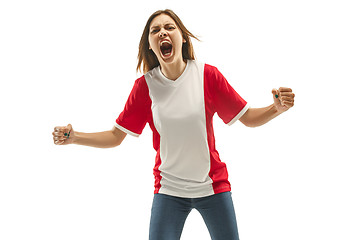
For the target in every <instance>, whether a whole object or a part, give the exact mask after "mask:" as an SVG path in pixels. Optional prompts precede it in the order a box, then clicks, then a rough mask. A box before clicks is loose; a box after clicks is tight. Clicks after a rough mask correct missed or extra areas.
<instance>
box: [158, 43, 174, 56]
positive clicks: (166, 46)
mask: <svg viewBox="0 0 360 240" xmlns="http://www.w3.org/2000/svg"><path fill="white" fill-rule="evenodd" d="M160 51H161V53H162V55H163V56H164V57H168V56H170V55H171V52H172V45H171V43H170V42H168V41H163V42H162V43H161V45H160Z"/></svg>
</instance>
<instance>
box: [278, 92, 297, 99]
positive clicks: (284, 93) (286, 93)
mask: <svg viewBox="0 0 360 240" xmlns="http://www.w3.org/2000/svg"><path fill="white" fill-rule="evenodd" d="M280 94H281V96H286V97H292V98H294V97H295V94H294V93H292V92H282V93H280Z"/></svg>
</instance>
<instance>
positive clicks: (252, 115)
mask: <svg viewBox="0 0 360 240" xmlns="http://www.w3.org/2000/svg"><path fill="white" fill-rule="evenodd" d="M272 93H273V98H274V103H273V104H271V105H270V106H268V107H264V108H249V109H248V110H247V111H246V113H245V114H244V115H243V116H242V117H241V118H240V119H239V121H240V122H242V123H243V124H244V125H245V126H247V127H258V126H261V125H263V124H265V123H267V122H269V121H270V120H271V119H274V118H275V117H277V116H279V115H280V114H282V113H283V112H285V111H287V110H289V109H290V108H291V107H293V106H294V97H295V94H294V93H293V92H292V90H291V89H290V88H279V90H276V89H273V90H272Z"/></svg>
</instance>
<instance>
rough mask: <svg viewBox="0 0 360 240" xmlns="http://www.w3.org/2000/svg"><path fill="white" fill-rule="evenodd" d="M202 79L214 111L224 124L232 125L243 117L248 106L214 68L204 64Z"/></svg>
mask: <svg viewBox="0 0 360 240" xmlns="http://www.w3.org/2000/svg"><path fill="white" fill-rule="evenodd" d="M204 77H205V78H207V79H205V80H206V81H208V84H209V87H210V91H209V92H210V94H211V95H212V96H211V99H212V101H211V102H212V105H213V108H214V111H215V112H217V114H218V116H219V117H220V118H221V119H222V120H223V121H224V123H226V124H228V125H232V124H233V123H235V122H236V121H237V120H239V119H240V118H241V116H242V115H244V113H245V112H246V111H247V110H248V109H249V105H248V104H247V102H246V101H245V100H244V99H243V98H242V97H241V96H240V95H239V94H238V93H237V92H236V91H235V90H234V88H233V87H232V86H231V85H230V84H229V83H228V81H227V80H226V79H225V77H224V76H223V75H222V74H221V73H220V71H219V70H218V69H217V68H216V67H213V66H210V65H207V64H205V71H204Z"/></svg>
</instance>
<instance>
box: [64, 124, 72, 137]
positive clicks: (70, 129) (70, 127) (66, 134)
mask: <svg viewBox="0 0 360 240" xmlns="http://www.w3.org/2000/svg"><path fill="white" fill-rule="evenodd" d="M72 132H73V129H72V125H71V124H68V125H67V126H66V128H65V136H66V137H67V138H69V137H70V134H72Z"/></svg>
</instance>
